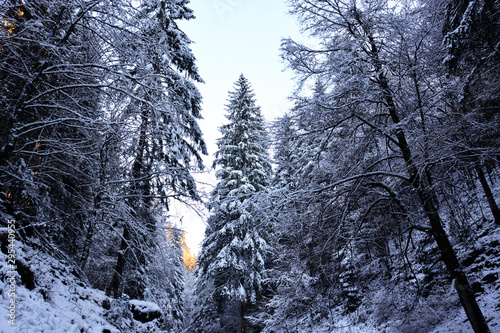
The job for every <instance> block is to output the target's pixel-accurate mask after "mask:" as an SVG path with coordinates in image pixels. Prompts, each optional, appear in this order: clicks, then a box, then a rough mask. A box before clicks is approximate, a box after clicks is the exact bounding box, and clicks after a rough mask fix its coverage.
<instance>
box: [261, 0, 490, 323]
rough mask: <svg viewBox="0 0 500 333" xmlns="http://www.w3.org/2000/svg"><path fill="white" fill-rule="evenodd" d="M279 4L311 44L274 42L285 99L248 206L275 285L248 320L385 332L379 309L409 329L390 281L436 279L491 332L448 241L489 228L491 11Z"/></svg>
mask: <svg viewBox="0 0 500 333" xmlns="http://www.w3.org/2000/svg"><path fill="white" fill-rule="evenodd" d="M289 4H290V7H291V11H292V13H293V14H294V15H296V16H297V17H298V19H299V21H300V24H301V27H302V28H303V30H304V31H305V32H307V33H309V34H310V36H311V37H312V40H313V41H312V42H311V44H313V45H316V46H306V45H303V44H300V43H297V42H295V41H293V40H290V39H287V40H284V41H283V44H282V51H283V57H284V59H285V60H286V61H287V62H288V64H289V66H290V67H291V68H292V69H293V70H294V71H295V73H296V74H297V77H298V79H299V90H298V92H297V94H296V96H295V100H296V106H295V108H294V109H293V110H292V111H291V112H290V114H288V115H286V116H284V117H283V118H281V119H280V120H278V121H277V122H276V125H275V130H274V133H275V138H276V145H275V150H276V151H275V153H276V155H275V158H276V163H277V170H276V178H275V181H274V185H273V190H272V191H271V194H270V197H266V198H265V199H264V200H262V205H261V206H262V207H265V209H263V211H265V214H264V217H265V218H266V219H267V220H268V221H269V223H270V224H272V225H273V227H274V230H275V233H276V242H275V243H274V244H273V247H274V248H275V250H276V253H275V256H274V261H273V264H272V265H271V266H270V271H269V272H270V273H269V274H270V276H274V279H273V281H274V282H273V283H274V291H273V293H271V296H270V301H269V303H268V304H267V308H266V309H265V310H264V311H263V314H262V315H260V316H257V317H255V318H254V320H255V322H257V323H261V324H262V325H263V327H264V331H265V332H275V331H283V332H285V331H288V330H289V329H291V328H294V327H303V329H304V330H307V327H310V326H307V325H314V323H315V322H316V323H318V322H321V321H322V320H323V321H328V320H329V319H328V318H332V317H331V309H332V308H335V306H334V305H339V304H341V305H342V308H343V310H344V311H345V312H352V311H354V310H356V309H360V307H363V306H364V307H365V308H371V309H372V310H371V311H368V313H371V315H373V316H374V317H376V318H375V319H376V320H379V322H380V323H383V322H387V320H388V318H389V317H388V315H389V313H390V311H392V310H389V309H391V306H390V305H391V304H392V305H393V306H394V309H398V310H394V311H393V312H394V313H395V312H398V311H399V312H400V316H399V317H397V318H398V319H399V320H400V322H402V323H403V324H401V325H410V322H411V321H415V320H416V319H415V317H412V316H410V315H408V314H409V313H410V310H414V309H415V308H416V304H417V302H415V301H413V300H415V298H412V297H408V296H406V300H405V299H404V298H405V297H401V296H399V298H398V297H396V296H394V295H396V292H397V291H398V290H396V288H401V286H404V293H405V294H406V295H411V294H413V295H414V296H415V297H427V298H428V297H429V296H430V295H437V294H438V293H439V292H438V286H439V284H440V283H447V282H446V281H447V279H449V280H450V281H451V280H452V281H453V283H454V287H455V289H456V292H457V294H458V298H459V299H460V302H461V304H462V305H463V307H464V309H465V312H466V314H467V316H468V318H469V321H470V323H471V325H472V327H473V328H474V331H475V332H489V329H488V327H487V324H486V320H485V318H484V316H483V314H482V313H481V310H480V308H479V306H478V304H477V302H476V300H475V295H474V293H473V291H472V289H471V286H470V283H469V279H468V278H467V276H466V268H464V267H463V266H462V265H461V264H460V262H459V259H458V258H457V255H456V251H455V249H454V247H453V246H452V244H454V243H455V242H457V241H459V240H460V239H461V237H463V236H471V235H470V234H467V232H470V230H472V228H473V221H474V220H480V217H481V215H482V216H483V218H484V219H485V220H488V221H489V222H488V223H490V222H491V224H492V226H494V225H495V224H496V225H497V226H498V225H499V224H500V214H499V210H498V206H497V203H496V202H495V198H494V195H493V191H492V189H491V183H492V182H495V180H496V179H497V177H498V157H499V153H500V150H499V141H498V138H499V134H500V133H499V131H498V129H499V126H498V125H499V123H498V121H499V119H500V118H499V113H498V107H499V99H498V98H499V91H498V86H499V83H500V81H499V79H500V77H499V71H498V65H499V64H500V62H499V61H500V54H499V53H498V51H499V48H498V45H499V44H498V43H499V40H498V36H499V35H498V33H496V34H492V33H487V34H486V33H485V29H492V31H497V30H498V19H499V7H498V3H495V2H494V1H470V2H469V1H399V2H391V1H382V0H380V1H378V0H376V1H336V0H331V1H330V0H329V1H326V0H290V1H289ZM308 87H310V88H309V89H308ZM483 206H484V207H485V208H489V209H487V211H485V210H484V209H483V208H482V207H483ZM478 217H479V218H478ZM472 236H473V235H472ZM436 250H437V251H436ZM436 263H437V264H436ZM381 287H382V289H383V290H392V291H394V293H392V294H391V293H390V292H389V291H387V293H386V294H384V295H383V296H381V295H380V293H381V291H380V288H381ZM399 292H400V293H401V290H399ZM377 293H378V294H377ZM389 294H391V295H392V296H389ZM377 295H378V296H377ZM382 299H383V301H382ZM390 299H392V301H393V302H394V303H391V301H390ZM408 299H411V300H412V301H408ZM412 302H413V303H412ZM332 304H333V305H332ZM377 304H381V306H379V308H378V310H377V308H376V305H377ZM374 309H375V310H374ZM392 318H393V319H394V318H396V317H392ZM424 318H429V317H424ZM416 322H417V323H418V324H417V325H424V326H425V325H427V326H429V327H430V326H432V325H433V324H436V323H437V322H436V320H435V319H434V320H429V321H428V322H426V323H423V322H422V321H416ZM301 325H302V326H301ZM332 325H333V326H332V327H334V324H332ZM413 329H415V328H413ZM419 329H420V330H421V329H423V326H420V328H419ZM403 331H412V330H411V328H409V326H408V327H406V329H403Z"/></svg>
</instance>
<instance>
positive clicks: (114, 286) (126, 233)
mask: <svg viewBox="0 0 500 333" xmlns="http://www.w3.org/2000/svg"><path fill="white" fill-rule="evenodd" d="M141 116H142V117H141V118H142V119H141V126H140V134H139V142H138V145H137V155H136V157H135V160H134V164H133V165H132V180H131V188H130V192H131V194H132V198H131V200H129V201H128V205H129V206H130V207H131V208H132V209H133V210H134V211H136V210H137V207H138V206H139V204H138V203H137V202H138V201H139V200H141V198H140V189H141V185H140V184H139V182H140V181H139V179H140V177H141V174H142V170H143V167H144V164H143V162H144V152H145V151H146V145H147V142H146V130H147V126H148V111H147V109H146V108H144V109H143V112H142V115H141ZM130 237H131V235H130V225H129V224H127V222H125V226H124V227H123V235H122V242H121V245H120V251H119V253H118V259H117V260H116V266H115V272H114V274H113V278H112V279H111V282H110V284H109V286H108V288H107V289H106V295H108V296H110V294H111V292H113V295H114V296H115V297H120V294H121V292H120V287H121V283H122V281H123V278H122V277H123V272H124V270H125V254H126V253H125V252H126V250H127V249H128V244H129V241H130Z"/></svg>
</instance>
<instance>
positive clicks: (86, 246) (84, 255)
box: [80, 221, 95, 271]
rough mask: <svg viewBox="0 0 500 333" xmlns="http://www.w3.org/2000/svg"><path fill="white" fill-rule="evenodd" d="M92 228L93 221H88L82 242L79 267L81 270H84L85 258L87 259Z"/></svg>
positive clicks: (92, 234) (92, 232)
mask: <svg viewBox="0 0 500 333" xmlns="http://www.w3.org/2000/svg"><path fill="white" fill-rule="evenodd" d="M94 230H95V229H94V222H92V221H90V222H89V227H88V229H87V237H86V238H85V243H84V244H83V250H82V256H81V258H80V268H81V270H82V271H83V270H85V266H86V265H87V260H88V259H89V255H90V247H91V245H92V238H93V237H94Z"/></svg>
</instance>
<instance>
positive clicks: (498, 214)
mask: <svg viewBox="0 0 500 333" xmlns="http://www.w3.org/2000/svg"><path fill="white" fill-rule="evenodd" d="M474 168H475V169H476V172H477V176H478V178H479V181H480V182H481V186H482V187H483V190H484V194H485V195H486V200H488V205H490V209H491V213H492V214H493V218H494V219H495V223H496V224H498V225H500V209H498V205H497V203H496V201H495V197H494V196H493V193H492V192H491V187H490V185H489V184H488V181H487V180H486V176H485V175H484V171H483V168H482V167H481V165H480V164H479V163H476V164H475V165H474Z"/></svg>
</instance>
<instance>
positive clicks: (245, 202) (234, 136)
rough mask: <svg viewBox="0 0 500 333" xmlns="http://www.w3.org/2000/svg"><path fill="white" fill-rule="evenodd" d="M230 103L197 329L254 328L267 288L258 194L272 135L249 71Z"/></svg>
mask: <svg viewBox="0 0 500 333" xmlns="http://www.w3.org/2000/svg"><path fill="white" fill-rule="evenodd" d="M228 102H229V104H228V105H227V111H228V115H227V119H228V120H229V123H228V124H226V125H223V126H221V127H220V131H221V133H222V138H220V139H219V140H218V142H217V144H218V148H219V150H218V151H217V153H216V159H215V162H214V167H219V169H218V170H217V173H216V175H217V178H218V180H219V182H218V184H217V186H216V188H215V189H214V191H213V192H212V198H211V201H210V204H209V208H210V209H211V216H210V217H209V219H208V226H207V230H206V233H205V240H204V242H203V246H202V250H201V253H200V256H199V259H198V267H197V278H198V283H197V284H198V285H197V289H198V295H199V297H200V301H199V303H200V305H201V309H200V310H201V311H200V313H199V315H198V316H197V317H196V318H195V320H194V325H193V329H194V330H195V331H197V332H250V331H251V330H252V328H251V327H249V325H248V324H247V323H246V319H245V315H246V314H247V309H248V308H249V307H250V306H251V305H254V304H256V302H257V301H258V300H259V296H260V292H261V289H262V279H263V275H262V274H263V271H264V257H265V253H264V252H265V251H266V241H265V239H264V238H265V235H263V234H262V232H263V231H264V229H263V228H262V227H261V226H260V225H259V220H258V219H256V217H255V215H256V214H254V212H253V211H254V210H255V207H254V206H253V204H252V196H253V195H254V194H256V193H258V192H259V191H263V190H265V189H266V187H267V186H268V184H269V181H270V175H271V172H272V169H271V162H270V158H269V154H268V136H267V133H266V130H265V124H264V119H263V117H262V115H261V111H260V108H259V107H258V106H256V104H255V99H254V94H253V91H252V89H251V86H250V83H249V82H248V80H247V79H246V78H245V77H244V76H243V75H241V76H240V78H239V79H238V81H237V82H236V83H235V90H234V91H233V92H230V95H229V100H228ZM210 288H211V292H209V293H207V289H210Z"/></svg>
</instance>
